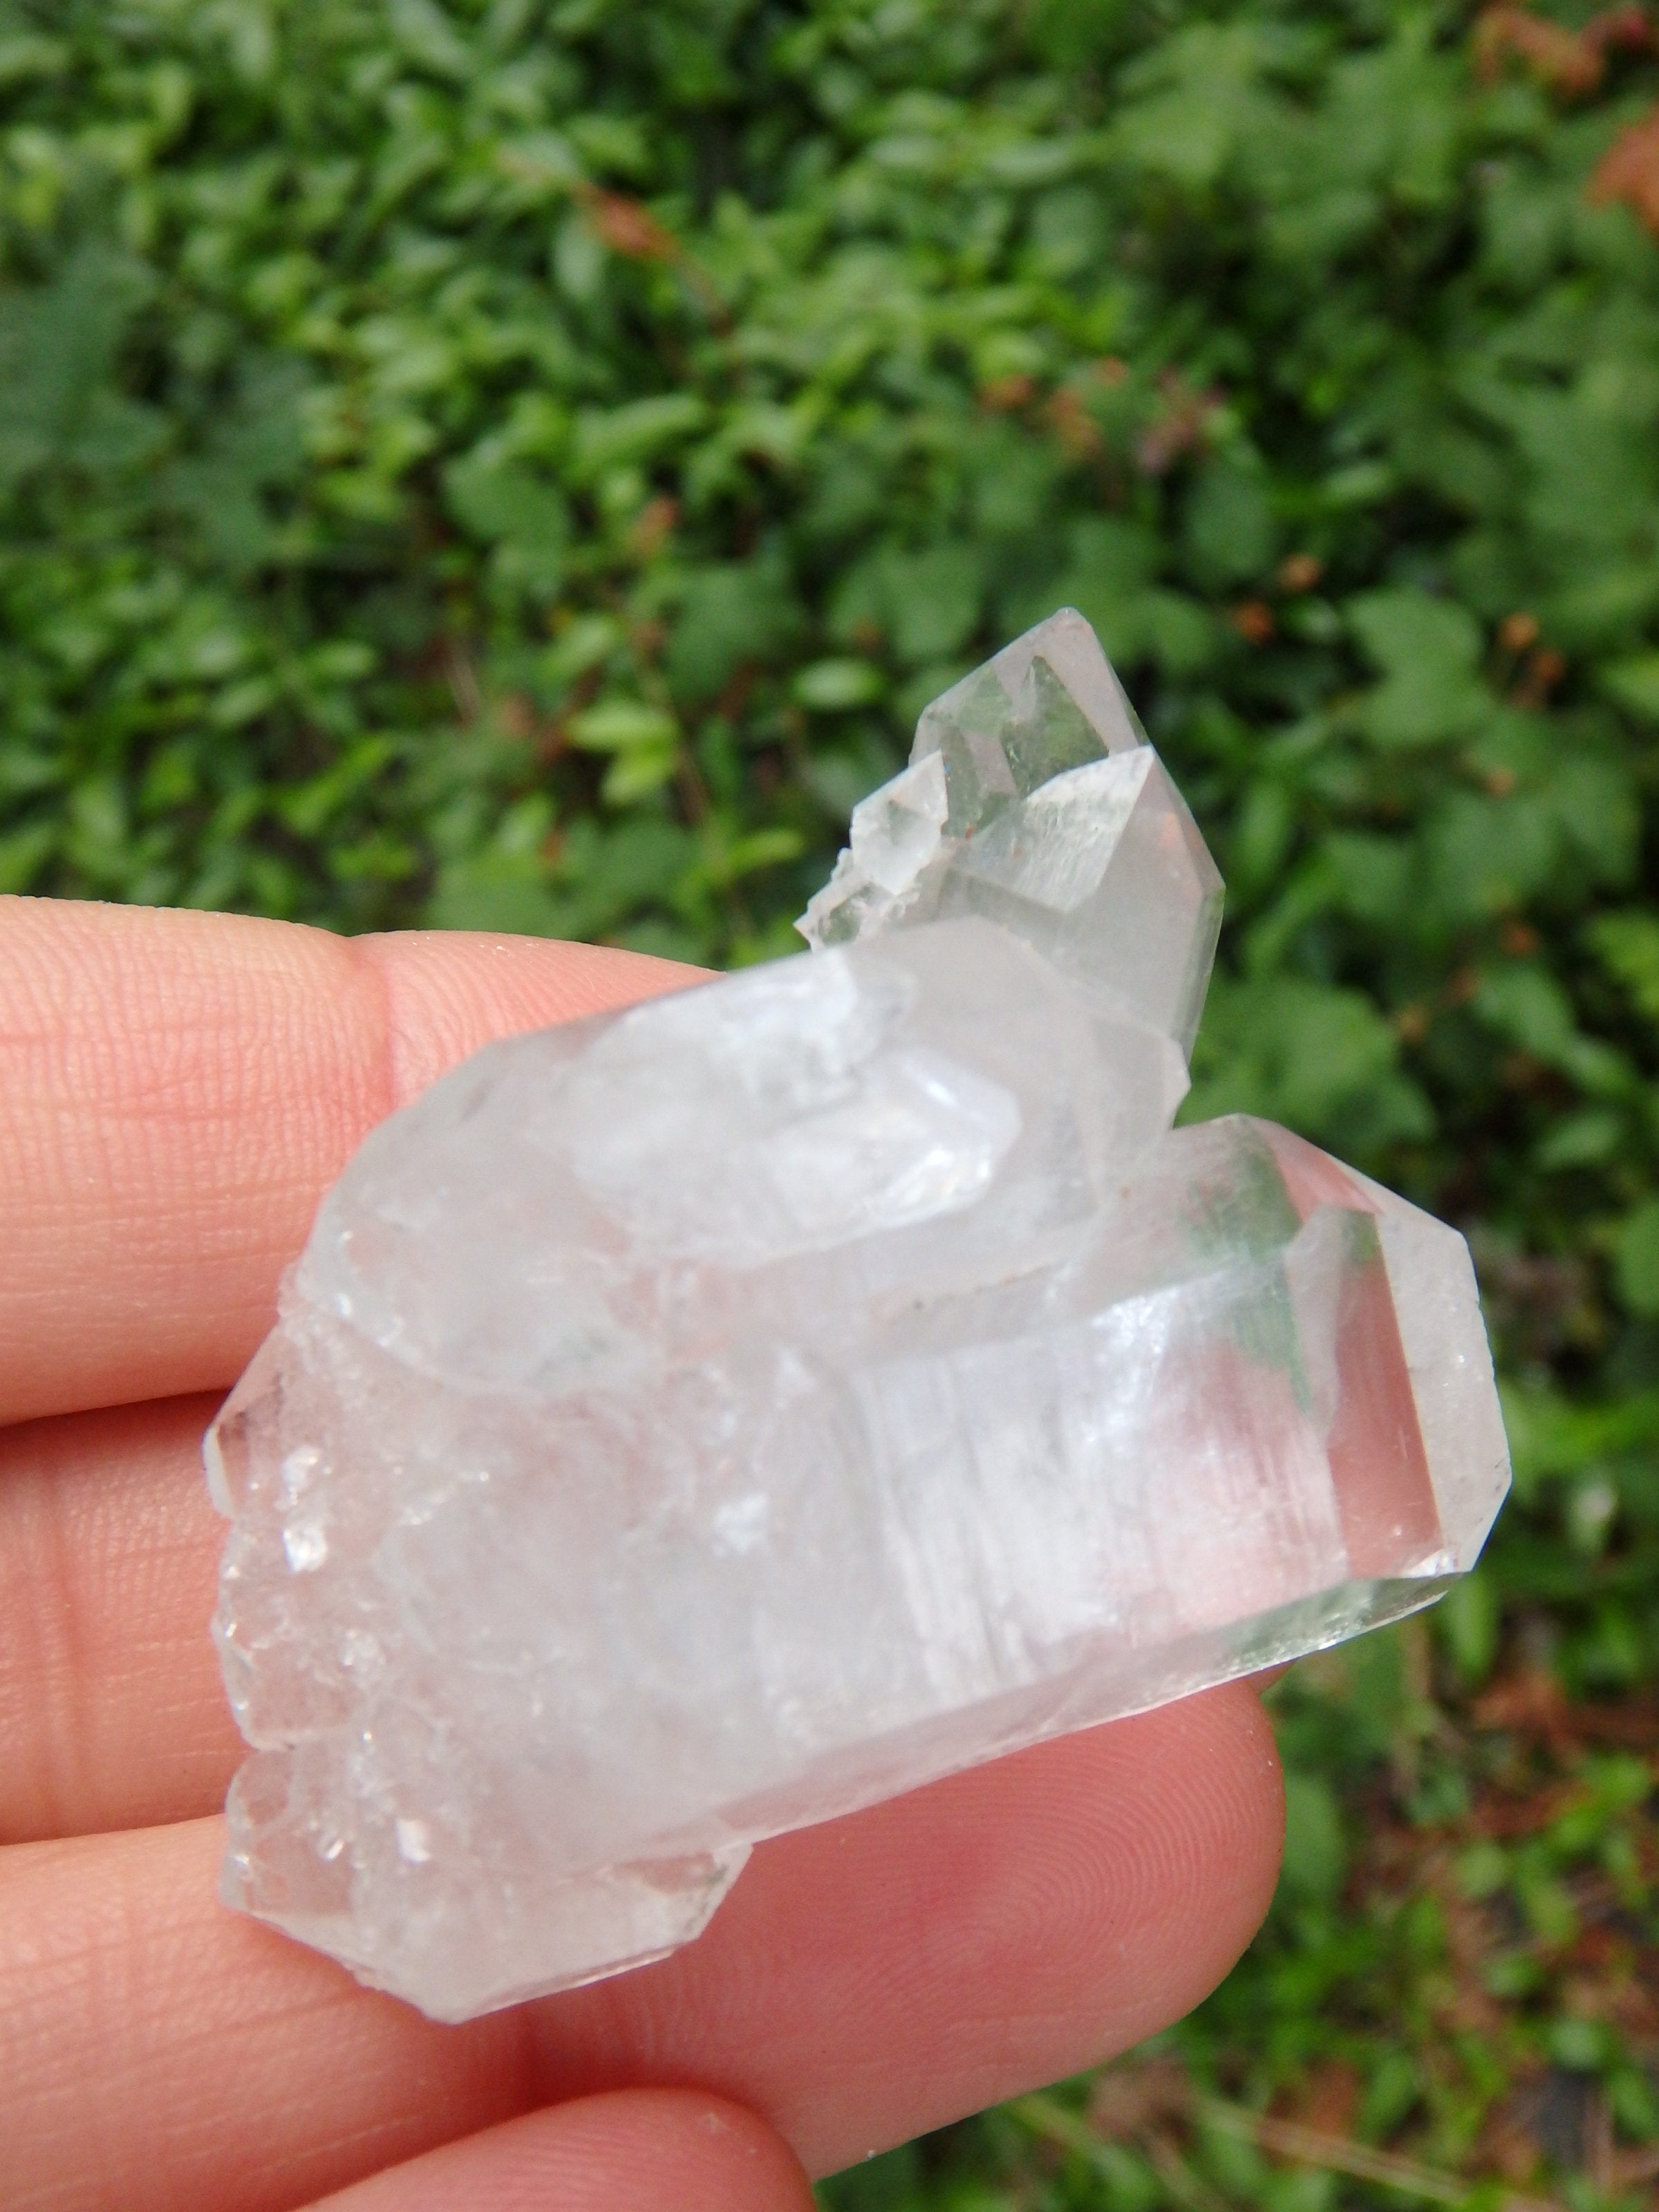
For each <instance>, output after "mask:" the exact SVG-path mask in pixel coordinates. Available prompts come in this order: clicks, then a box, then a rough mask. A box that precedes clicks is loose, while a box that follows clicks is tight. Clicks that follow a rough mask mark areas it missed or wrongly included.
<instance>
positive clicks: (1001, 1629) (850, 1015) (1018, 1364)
mask: <svg viewBox="0 0 1659 2212" xmlns="http://www.w3.org/2000/svg"><path fill="white" fill-rule="evenodd" d="M1220 893H1221V885H1220V879H1219V878H1218V875H1217V873H1216V871H1215V868H1214V866H1213V864H1212V861H1211V860H1210V857H1209V854H1208V853H1207V852H1206V849H1205V848H1204V844H1203V841H1202V839H1201V838H1200V836H1199V834H1198V831H1197V829H1196V828H1195V827H1194V823H1193V821H1192V818H1191V817H1190V816H1189V815H1188V811H1187V809H1186V807H1185V806H1184V805H1183V804H1182V799H1181V797H1180V795H1179V793H1177V792H1176V789H1175V787H1174V785H1173V784H1172V783H1171V782H1170V779H1169V777H1168V775H1166V774H1165V772H1164V769H1163V767H1162V765H1161V763H1159V761H1158V757H1157V756H1156V754H1155V753H1154V752H1153V751H1152V748H1151V747H1150V746H1149V745H1148V744H1146V741H1145V737H1144V733H1143V732H1141V731H1140V728H1139V724H1138V723H1137V722H1136V721H1135V720H1134V717H1133V714H1132V712H1131V711H1130V709H1129V708H1128V706H1127V702H1125V700H1124V698H1123V696H1122V693H1121V690H1119V688H1118V685H1117V683H1116V679H1115V677H1114V676H1113V674H1112V671H1111V670H1110V668H1109V665H1108V664H1107V662H1106V659H1105V658H1104V656H1103V653H1101V651H1100V648H1099V646H1098V644H1097V642H1096V640H1095V637H1094V634H1093V632H1092V631H1091V629H1089V626H1088V624H1087V623H1085V622H1084V620H1083V618H1082V617H1081V616H1079V615H1077V614H1074V613H1072V612H1071V611H1065V612H1062V613H1060V614H1058V615H1055V616H1054V617H1050V619H1049V620H1048V622H1045V623H1041V624H1039V625H1038V627H1037V628H1036V629H1034V630H1031V631H1030V632H1029V633H1028V634H1027V635H1025V636H1024V637H1023V638H1020V639H1018V640H1017V641H1015V643H1014V644H1012V646H1010V647H1007V648H1006V651H1004V652H1002V653H999V654H998V655H997V656H996V658H995V659H994V660H992V661H990V662H988V663H987V665H986V666H985V667H983V668H981V669H980V670H979V671H976V672H975V674H974V675H972V676H969V678H966V679H965V680H964V681H963V683H961V684H957V686H956V688H955V689H954V690H951V691H949V692H947V693H945V696H944V697H942V698H941V699H939V700H937V701H935V702H934V703H933V706H931V707H930V708H928V709H927V712H926V714H924V715H923V716H922V719H921V725H920V727H919V729H918V732H917V738H916V747H915V754H914V756H913V757H912V761H911V764H910V765H909V766H908V768H907V769H904V770H903V771H902V773H901V774H900V775H897V776H896V777H895V778H894V779H893V781H891V782H890V783H889V784H888V785H886V786H885V787H884V788H883V789H882V790H880V791H878V792H877V793H874V794H872V797H871V798H869V799H866V800H865V801H864V802H863V804H862V805H860V806H859V807H858V808H857V809H856V811H854V816H853V822H852V830H851V836H850V840H849V844H848V850H847V851H846V852H845V853H843V854H842V858H841V860H840V862H839V863H838V865H837V866H836V872H835V874H834V876H833V877H832V878H831V880H830V882H829V884H827V885H826V887H825V888H824V890H823V891H821V892H820V893H819V894H818V896H817V897H816V898H815V899H814V900H813V901H812V902H811V906H810V907H809V908H808V910H807V913H806V915H805V918H804V921H803V923H802V929H803V933H804V934H805V936H806V937H807V939H809V941H810V943H811V945H812V946H813V948H814V949H813V951H812V952H811V955H810V957H805V958H797V959H794V960H787V961H782V962H780V963H776V964H775V965H773V966H771V967H768V968H760V969H750V970H748V971H746V972H744V973H742V974H739V975H731V976H727V977H725V978H722V979H720V980H718V981H713V982H709V983H705V984H702V985H699V986H696V987H693V988H690V989H688V990H685V991H684V992H681V993H679V994H677V995H675V996H671V997H669V998H666V999H659V1000H654V1001H653V1002H651V1003H649V1004H647V1005H644V1006H638V1007H635V1008H634V1009H632V1010H630V1011H629V1012H623V1013H619V1014H613V1015H605V1016H600V1017H597V1018H593V1019H590V1020H587V1021H583V1022H577V1023H574V1024H569V1025H568V1026H567V1027H565V1028H562V1029H557V1030H546V1031H543V1032H540V1033H538V1034H537V1035H533V1036H521V1037H517V1038H514V1039H512V1040H511V1041H509V1042H504V1043H501V1044H496V1045H492V1046H490V1047H489V1048H486V1049H485V1050H484V1051H483V1052H481V1053H479V1054H477V1055H476V1056H475V1057H474V1058H473V1059H471V1060H469V1061H467V1062H466V1063H465V1065H464V1066H461V1067H459V1068H458V1069H456V1070H455V1071H454V1072H453V1073H452V1074H450V1075H449V1076H447V1077H446V1078H445V1079H443V1080H442V1081H441V1082H439V1083H438V1084H436V1085H434V1087H433V1088H432V1089H431V1090H430V1091H428V1092H427V1093H426V1094H425V1096H424V1097H422V1098H420V1099H418V1100H417V1101H416V1103H414V1104H413V1105H411V1106H409V1107H407V1108H405V1109H404V1110H403V1111H402V1112H401V1113H399V1114H397V1115H393V1116H392V1119H391V1120H390V1121H386V1123H384V1124H383V1125H382V1126H381V1127H380V1128H378V1129H376V1130H375V1131H374V1133H373V1134H372V1135H371V1136H370V1137H369V1138H368V1140H367V1141H366V1142H365V1143H364V1145H363V1146H362V1148H361V1150H360V1151H359V1152H358V1153H357V1154H356V1158H354V1159H353V1160H352V1161H351V1163H350V1164H349V1166H348V1167H347V1169H346V1170H345V1172H344V1174H343V1176H341V1178H340V1180H339V1182H338V1183H337V1185H336V1186H335V1188H333V1189H332V1190H331V1192H330V1193H329V1194H328V1195H327V1197H326V1198H325V1200H324V1201H323V1204H322V1206H321V1207H320V1209H319V1213H318V1216H317V1220H316V1225H315V1227H314V1228H313V1232H312V1236H311V1239H310V1242H309V1243H308V1244H307V1248H306V1250H305V1252H304V1254H303V1255H302V1257H301V1260H300V1261H299V1262H298V1263H297V1265H296V1266H295V1267H294V1268H293V1270H292V1271H291V1272H290V1273H289V1278H288V1279H287V1281H286V1282H285V1284H284V1285H283V1292H282V1298H281V1307H280V1318H279V1320H278V1322H277V1326H276V1328H275V1330H274V1331H273V1333H272V1334H271V1335H270V1338H269V1340H267V1342H266V1343H265V1345H264V1347H263V1348H262V1349H261V1351H260V1352H259V1353H258V1356H257V1357H256V1358H255V1359H254V1361H253V1363H252V1365H251V1367H250V1368H249V1370H248V1371H247V1373H246V1376H244V1377H243V1379H242V1381H241V1383H240V1384H239V1385H238V1387H237V1389H236V1390H235V1391H234V1394H233V1395H232V1397H231V1398H230V1400H229V1401H228V1403H227V1405H226V1407H225V1409H224V1411H223V1413H222V1414H221V1416H220V1419H219V1420H218V1422H217V1423H216V1426H215V1429H214V1431H213V1432H212V1434H211V1436H210V1439H209V1446H208V1462H209V1475H210V1486H211V1489H212V1492H213V1496H214V1498H215V1501H216V1504H218V1506H219V1507H220V1509H221V1510H222V1511H223V1512H224V1513H225V1514H227V1515H228V1516H229V1518H230V1521H231V1523H232V1528H231V1533H230V1536H229V1540H228V1545H227V1547H226V1551H225V1556H224V1565H223V1570H222V1581H221V1590H220V1601H219V1608H218V1613H217V1617H216V1622H215V1634H216V1638H217V1641H218V1645H219V1650H220V1654H221V1657H222V1662H223V1667H224V1673H225V1680H226V1682H227V1685H228V1690H229V1693H230V1697H231V1701H232V1703H233V1705H234V1708H235V1712H236V1717H237V1719H238V1721H239V1722H240V1725H241V1728H242V1731H243V1734H244V1735H246V1738H247V1740H248V1741H249V1743H250V1744H251V1745H252V1746H253V1747H254V1749H253V1755H252V1757H251V1758H250V1759H248V1761H247V1762H246V1765H244V1766H243V1768H242V1770H241V1771H240V1774H239V1775H238V1777H237V1778H236V1781H235V1783H234V1786H233V1788H232V1790H231V1794H230V1800H229V1804H228V1817H229V1832H230V1841H229V1848H228V1855H227V1858H226V1863H225V1869H224V1876H223V1883H222V1887H223V1893H224V1895H225V1896H226V1898H227V1899H228V1901H229V1902H231V1903H233V1904H234V1905H239V1906H240V1907H242V1908H244V1909H245V1910H246V1911H250V1912H253V1913H257V1914H258V1915H259V1916H260V1917H262V1918H264V1919H266V1920H269V1921H271V1922H273V1923H276V1925H277V1926H279V1927H282V1928H284V1929H288V1930H289V1932H290V1933H291V1934H293V1935H295V1936H299V1937H301V1938H302V1939H303V1940H304V1941H306V1942H309V1943H313V1944H315V1945H316V1946H318V1947H319V1948H321V1949H323V1950H325V1951H328V1952H330V1953H331V1954H333V1955H334V1956H335V1957H336V1958H337V1959H340V1960H343V1961H344V1962H345V1963H346V1964H347V1965H348V1966H349V1967H350V1968H351V1969H352V1970H353V1971H354V1972H356V1974H358V1975H359V1976H360V1977H361V1978H362V1979H363V1980H364V1981H367V1982H370V1983H373V1984H375V1985H377V1986H379V1987H380V1988H384V1989H388V1990H394V1991H396V1992H397V1993H398V1994H399V1995H400V1996H404V1997H407V1998H408V1999H410V2001H411V2002H414V2003H416V2004H417V2005H419V2006H420V2007H421V2008H422V2009H423V2010H425V2011H426V2012H428V2013H429V2014H431V2015H434V2016H435V2017H436V2018H439V2019H441V2020H462V2019H465V2018H468V2017H470V2016H471V2015H474V2014H476V2013H480V2012H483V2011H487V2010H489V2009H490V2008H494V2007H496V2006H500V2005H504V2004H508V2003H511V2002H514V2001H515V2000H517V1999H520V1998H522V1997H526V1996H533V1995H536V1994H538V1993H541V1992H544V1991H548V1990H556V1989H560V1988H564V1987H568V1986H569V1985H571V1984H574V1983H578V1982H581V1981H585V1980H588V1979H591V1978H595V1977H597V1976H599V1975H603V1974H609V1973H614V1972H617V1971H618V1970H620V1969H621V1968H623V1967H624V1966H630V1965H634V1964H636V1963H639V1962H641V1961H642V1960H647V1959H651V1958H654V1957H657V1956H659V1955H660V1954H663V1953H664V1952H665V1951H668V1950H670V1949H671V1948H674V1947H675V1946H676V1945H678V1944H681V1943H684V1942H688V1941H689V1940H690V1938H692V1937H693V1936H696V1935H697V1934H698V1933H699V1931H700V1930H701V1929H702V1927H703V1926H704V1925H705V1924H706V1923H707V1922H708V1917H709V1916H710V1914H711V1913H712V1912H713V1911H714V1909H715V1907H716V1906H717V1905H719V1903H720V1899H721V1898H722V1897H723V1896H724V1895H725V1894H726V1891H727V1890H728V1889H729V1888H730V1887H731V1885H732V1881H734V1880H735V1879H736V1878H737V1875H738V1872H739V1870H740V1869H741V1868H742V1866H743V1863H744V1858H745V1857H746V1856H747V1854H748V1852H749V1850H750V1845H751V1844H753V1843H755V1842H757V1840H759V1839H760V1838H763V1837H766V1836H769V1835H772V1834H775V1833H777V1832H779V1831H781V1830H783V1829H787V1828H792V1827H796V1826H802V1825H804V1824H805V1823H806V1822H809V1821H813V1820H822V1819H824V1818H826V1817H828V1816H829V1815H831V1814H838V1813H843V1812H847V1811H849V1810H851V1809H853V1808H856V1807H858V1806H860V1805H865V1804H868V1803H870V1802H872V1801H873V1800H875V1799H878V1798H880V1797H884V1796H889V1795H890V1794H892V1793H894V1792H896V1791H898V1790H906V1789H909V1788H911V1787H913V1786H914V1785H915V1784H919V1783H921V1782H925V1781H927V1780H928V1779H929V1778H933V1777H934V1776H937V1775H940V1774H943V1773H945V1772H948V1771H951V1770H952V1769H955V1768H957V1767H961V1766H964V1765H970V1764H972V1763H974V1762H975V1761H977V1760H981V1759H989V1758H992V1757H994V1756H995V1755H996V1754H997V1753H1000V1752H1003V1751H1006V1750H1010V1749H1012V1748H1013V1747H1017V1746H1018V1745H1021V1744H1026V1743H1030V1742H1033V1741H1036V1740H1037V1739H1039V1738H1042V1737H1045V1736H1049V1735H1055V1734H1057V1733H1059V1732H1060V1731H1061V1730H1064V1729H1074V1728H1082V1727H1085V1726H1087V1725H1089V1724H1090V1723H1094V1722H1097V1721H1101V1720H1104V1719H1107V1718H1109V1717H1112V1716H1114V1715H1118V1714H1122V1713H1127V1712H1131V1711H1136V1710H1139V1709H1140V1708H1143V1707H1146V1706H1148V1705H1154V1704H1157V1703H1159V1702H1161V1701H1162V1700H1164V1699H1169V1698H1174V1697H1178V1696H1180V1695H1181V1694H1182V1693H1183V1692H1187V1691H1190V1690H1194V1689H1196V1688H1198V1687H1200V1686H1203V1685H1205V1684H1207V1683H1211V1682H1215V1681H1219V1680H1224V1679H1225V1678H1226V1677H1228V1676H1231V1675H1235V1674H1242V1673H1245V1672H1248V1671H1249V1670H1251V1669H1254V1668H1259V1667H1262V1666H1265V1665H1267V1664H1268V1663H1269V1662H1273V1661H1275V1660H1280V1659H1285V1658H1290V1657H1293V1656H1296V1655H1297V1654H1298V1653H1301V1652H1305V1651H1309V1650H1314V1649H1316V1648H1317V1647H1319V1646H1321V1645H1323V1644H1330V1643H1332V1642H1334V1641H1335V1640H1337V1639H1338V1638H1341V1637H1345V1636H1348V1635H1351V1634H1352V1633H1354V1632H1356V1631H1358V1630H1359V1629H1361V1628H1364V1627H1365V1626H1370V1624H1372V1623H1374V1622H1376V1621H1381V1620H1389V1619H1391V1618H1393V1617H1394V1616H1395V1615H1397V1614H1399V1613H1405V1612H1407V1611H1409V1610H1411V1609H1412V1608H1413V1607H1416V1606H1419V1605H1421V1604H1424V1603H1425V1602H1426V1601H1428V1600H1429V1599H1430V1598H1431V1597H1433V1596H1434V1595H1437V1593H1438V1592H1439V1591H1440V1590H1441V1589H1443V1588H1444V1587H1445V1585H1446V1583H1447V1582H1448V1580H1449V1578H1450V1577H1453V1576H1455V1575H1456V1574H1458V1573H1459V1572H1461V1571H1462V1570H1464V1569H1466V1568H1467V1567H1468V1566H1469V1565H1470V1564H1471V1563H1472V1562H1473V1560H1474V1557H1475V1554H1476V1553H1478V1551H1479V1549H1480V1544H1481V1541H1482V1540H1483V1538H1484V1536H1485V1534H1486V1529H1487V1528H1488V1527H1489V1525H1490V1523H1491V1522H1492V1516H1493V1515H1494V1513H1495V1512H1496V1510H1497V1509H1498V1504H1499V1502H1500V1500H1501V1498H1502V1497H1503V1494H1504V1489H1505V1487H1506V1486H1507V1482H1508V1461H1507V1455H1506V1451H1505V1447H1504V1435H1503V1430H1502V1426H1501V1424H1500V1420H1499V1416H1498V1404H1497V1397H1496V1392H1495V1389H1494V1386H1493V1381H1492V1364H1491V1359H1490V1357H1489V1354H1488V1352H1487V1347H1486V1335H1485V1332H1484V1329H1483V1328H1482V1324H1481V1320H1480V1306H1479V1303H1478V1300H1477V1297H1476V1292H1475V1285H1474V1275H1473V1273H1472V1270H1471V1268H1470V1265H1469V1260H1468V1250H1467V1249H1466V1247H1465V1245H1464V1243H1463V1241H1462V1238H1461V1237H1458V1236H1457V1235H1456V1234H1455V1231H1452V1230H1449V1229H1447V1228H1444V1227H1443V1226H1442V1225H1440V1224H1439V1223H1437V1222H1436V1221H1434V1220H1432V1219H1431V1218H1429V1217H1428V1216H1427V1215H1425V1214H1423V1213H1421V1212H1418V1211H1417V1210H1416V1209H1415V1208H1414V1207H1413V1206H1408V1205H1407V1204H1406V1203H1405V1202H1404V1201H1403V1200H1401V1199H1398V1198H1395V1197H1394V1196H1393V1195H1392V1194H1390V1193H1389V1192H1388V1191H1385V1190H1383V1189H1381V1188H1378V1187H1377V1186H1376V1184H1374V1183H1371V1182H1367V1181H1366V1180H1365V1178H1364V1177H1363V1176H1359V1175H1357V1174H1355V1173H1354V1172H1353V1171H1352V1170H1349V1169H1347V1168H1345V1167H1343V1166H1341V1165H1340V1164H1339V1163H1338V1162H1336V1161H1335V1160H1334V1159H1331V1158H1328V1157H1326V1156H1325V1155H1324V1154H1322V1153H1321V1152H1316V1151H1315V1150H1314V1149H1313V1147H1312V1146H1309V1145H1307V1144H1304V1143H1303V1142H1302V1141H1301V1140H1300V1139H1297V1138H1295V1137H1293V1136H1291V1135H1290V1134H1289V1133H1287V1132H1286V1131H1285V1130H1282V1129H1277V1128H1273V1127H1268V1126H1267V1125H1266V1124H1263V1123H1261V1122H1256V1121H1248V1120H1244V1119H1241V1118H1237V1117H1234V1118H1230V1119H1227V1120H1223V1121H1213V1122H1209V1123H1206V1124H1203V1125H1201V1126H1199V1127H1191V1128H1186V1129H1182V1130H1175V1129H1173V1128H1172V1126H1171V1125H1172V1121H1173V1118H1174V1115H1175V1111H1176V1107H1177V1106H1178V1105H1179V1103H1180V1102H1181V1098H1182V1094H1183V1092H1184V1091H1185V1089H1186V1085H1187V1066H1186V1054H1187V1052H1188V1049H1189V1048H1190V1045H1191V1041H1192V1036H1193V1032H1194V1029H1195V1027H1196V1024H1197V1020H1198V1014H1199V1009H1200V1004H1201V1001H1202V998H1203V994H1204V987H1205V982H1206V978H1207V975H1208V973H1209V966H1210V961H1211V957H1212V951H1213V949H1214V945H1215V937H1216V930H1217V927H1218V919H1219V910H1220Z"/></svg>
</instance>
